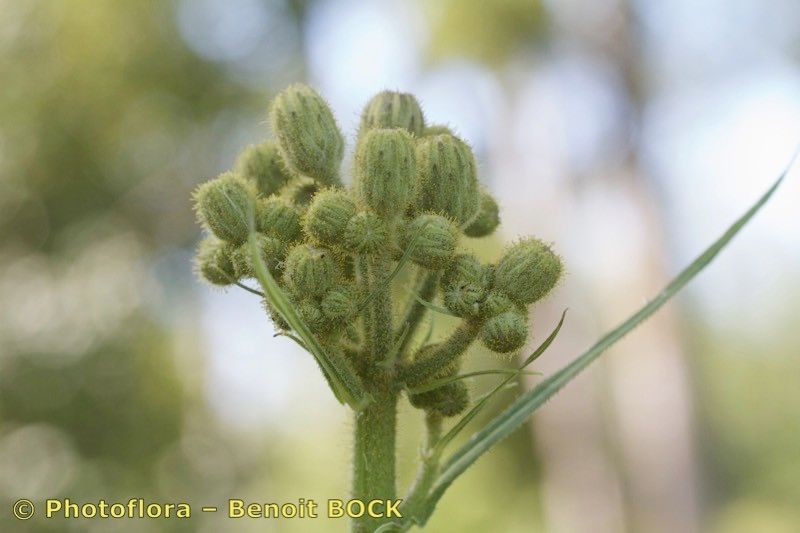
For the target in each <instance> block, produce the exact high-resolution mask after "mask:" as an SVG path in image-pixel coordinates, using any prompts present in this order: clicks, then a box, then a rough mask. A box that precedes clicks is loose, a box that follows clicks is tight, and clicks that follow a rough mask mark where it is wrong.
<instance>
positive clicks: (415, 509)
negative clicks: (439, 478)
mask: <svg viewBox="0 0 800 533" xmlns="http://www.w3.org/2000/svg"><path fill="white" fill-rule="evenodd" d="M425 427H426V429H427V439H426V443H425V449H424V450H423V452H422V461H421V463H420V465H419V470H418V471H417V478H416V480H415V481H414V484H413V485H412V486H411V489H409V491H408V494H407V495H406V497H405V498H404V499H403V504H402V505H401V506H400V512H401V513H402V515H403V524H402V526H401V528H400V530H401V531H406V530H408V529H410V528H411V527H412V526H413V525H414V524H415V523H418V524H420V525H421V524H422V523H424V521H425V520H426V518H427V517H426V516H424V514H425V513H424V510H423V507H424V502H425V498H426V497H427V496H428V491H429V490H430V488H431V486H432V485H433V482H434V481H435V479H436V475H437V474H438V473H439V456H438V455H436V454H435V453H434V449H435V448H436V444H437V442H438V441H439V438H440V437H441V434H442V417H441V416H440V415H438V414H436V413H430V412H429V413H426V416H425Z"/></svg>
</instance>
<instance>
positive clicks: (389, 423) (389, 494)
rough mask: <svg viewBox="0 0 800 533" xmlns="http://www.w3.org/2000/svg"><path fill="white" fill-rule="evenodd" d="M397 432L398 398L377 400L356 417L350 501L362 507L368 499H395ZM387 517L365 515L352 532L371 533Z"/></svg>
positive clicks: (388, 395) (355, 521)
mask: <svg viewBox="0 0 800 533" xmlns="http://www.w3.org/2000/svg"><path fill="white" fill-rule="evenodd" d="M396 429H397V395H396V394H395V393H393V392H392V393H388V394H385V395H382V396H380V397H378V396H377V395H376V398H375V401H374V402H372V403H370V404H369V405H368V406H367V407H366V408H365V409H363V410H362V411H361V412H359V413H356V415H355V446H354V452H353V498H354V499H357V500H361V501H362V502H364V503H365V504H366V503H368V502H369V501H370V500H375V499H379V500H394V499H395V497H396V489H395V433H396ZM387 520H391V519H387V518H375V517H370V516H367V514H366V513H365V514H364V515H363V516H361V517H360V518H354V519H353V521H352V524H351V531H352V532H353V533H372V531H374V530H375V528H377V527H379V526H380V525H381V524H383V523H384V522H386V521H387Z"/></svg>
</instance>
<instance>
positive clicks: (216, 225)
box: [194, 172, 255, 244]
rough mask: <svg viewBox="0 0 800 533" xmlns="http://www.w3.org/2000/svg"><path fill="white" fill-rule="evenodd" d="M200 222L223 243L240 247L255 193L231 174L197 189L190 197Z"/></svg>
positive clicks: (246, 235)
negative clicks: (192, 197)
mask: <svg viewBox="0 0 800 533" xmlns="http://www.w3.org/2000/svg"><path fill="white" fill-rule="evenodd" d="M194 201H195V209H196V210H197V215H198V218H199V219H200V221H201V222H202V223H203V225H205V226H206V227H207V228H208V229H210V230H211V232H212V233H213V234H214V235H216V236H217V237H218V238H220V239H222V240H223V241H226V242H230V243H233V244H242V243H243V242H245V241H246V240H247V237H248V235H249V234H250V220H251V217H252V213H253V209H254V204H255V190H254V189H253V187H252V185H250V184H249V183H246V182H245V181H243V180H242V179H241V178H240V177H239V176H238V175H236V174H234V173H233V172H225V173H223V174H220V176H219V177H217V178H216V179H213V180H211V181H207V182H206V183H203V184H202V185H200V186H199V187H198V188H197V190H196V191H195V193H194Z"/></svg>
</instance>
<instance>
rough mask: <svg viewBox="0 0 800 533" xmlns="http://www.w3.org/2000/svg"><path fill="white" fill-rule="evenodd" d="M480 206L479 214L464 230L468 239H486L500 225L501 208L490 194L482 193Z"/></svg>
mask: <svg viewBox="0 0 800 533" xmlns="http://www.w3.org/2000/svg"><path fill="white" fill-rule="evenodd" d="M479 202H480V203H479V204H478V213H477V214H476V215H475V218H473V219H472V221H471V222H470V223H469V226H467V227H466V228H465V229H464V235H466V236H467V237H486V236H487V235H491V234H492V232H494V230H495V229H496V228H497V226H499V225H500V208H499V207H498V206H497V202H496V201H495V199H494V198H493V197H492V195H491V194H489V193H488V192H485V191H484V192H482V193H481V196H480V201H479Z"/></svg>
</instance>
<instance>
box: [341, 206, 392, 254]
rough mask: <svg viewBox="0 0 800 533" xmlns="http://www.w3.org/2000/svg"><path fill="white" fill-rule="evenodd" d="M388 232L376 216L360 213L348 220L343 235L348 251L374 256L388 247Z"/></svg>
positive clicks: (367, 212)
mask: <svg viewBox="0 0 800 533" xmlns="http://www.w3.org/2000/svg"><path fill="white" fill-rule="evenodd" d="M388 238H389V230H388V229H387V228H386V224H385V223H384V222H383V220H381V219H380V218H379V217H378V215H376V214H375V213H372V212H369V211H362V212H361V213H358V214H357V215H356V216H354V217H353V218H351V219H350V222H348V223H347V227H346V228H345V233H344V243H345V247H346V248H347V249H348V250H351V251H353V252H355V253H358V254H374V253H376V252H377V251H378V250H380V249H382V248H384V249H385V248H386V247H387V246H388V244H387V240H388Z"/></svg>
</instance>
